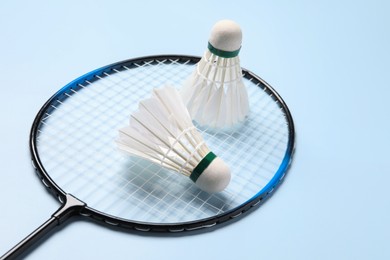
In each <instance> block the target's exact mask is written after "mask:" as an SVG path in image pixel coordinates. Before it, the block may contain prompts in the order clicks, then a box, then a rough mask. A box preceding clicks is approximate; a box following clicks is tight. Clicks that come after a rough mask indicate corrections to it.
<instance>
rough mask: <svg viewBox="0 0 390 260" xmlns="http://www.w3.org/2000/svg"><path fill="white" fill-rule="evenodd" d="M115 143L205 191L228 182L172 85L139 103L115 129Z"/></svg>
mask: <svg viewBox="0 0 390 260" xmlns="http://www.w3.org/2000/svg"><path fill="white" fill-rule="evenodd" d="M117 144H118V146H119V148H120V150H122V151H124V152H127V153H129V154H131V155H135V156H138V157H142V158H144V159H147V160H149V161H152V162H154V163H158V164H161V166H163V167H165V168H168V169H172V170H175V171H177V172H179V173H181V174H183V175H185V176H188V177H189V178H190V179H191V180H192V181H193V182H195V184H196V185H197V186H198V187H199V188H201V189H202V190H204V191H207V192H209V193H214V192H219V191H222V190H223V189H225V187H226V186H227V185H228V184H229V182H230V169H229V167H228V166H227V165H226V163H225V162H224V161H223V160H222V159H220V158H219V157H217V156H216V155H215V154H214V153H213V152H211V151H210V149H209V148H208V147H207V145H206V143H205V142H204V140H203V138H202V136H201V135H200V133H199V132H198V130H197V129H196V128H195V126H194V125H193V124H192V120H191V117H190V115H189V113H188V110H187V108H186V107H185V105H184V103H183V101H182V99H181V97H180V94H179V92H178V91H177V90H176V89H175V88H173V87H169V86H167V87H164V88H160V89H154V90H153V95H152V97H151V98H148V99H145V100H143V101H141V102H140V103H139V107H138V110H137V111H136V112H134V113H133V114H132V115H131V117H130V125H129V126H126V127H124V128H122V129H120V130H119V140H118V141H117Z"/></svg>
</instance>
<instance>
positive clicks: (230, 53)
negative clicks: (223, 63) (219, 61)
mask: <svg viewBox="0 0 390 260" xmlns="http://www.w3.org/2000/svg"><path fill="white" fill-rule="evenodd" d="M207 47H208V48H209V50H210V52H211V53H214V54H215V55H217V56H219V57H222V58H233V57H236V56H237V55H238V53H239V52H240V50H241V47H240V48H239V49H238V50H235V51H223V50H220V49H217V48H215V47H214V46H213V45H211V43H209V44H208V46H207Z"/></svg>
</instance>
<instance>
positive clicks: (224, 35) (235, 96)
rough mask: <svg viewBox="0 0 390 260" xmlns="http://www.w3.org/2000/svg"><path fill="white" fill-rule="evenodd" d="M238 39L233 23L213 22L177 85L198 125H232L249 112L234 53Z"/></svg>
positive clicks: (245, 92) (235, 25)
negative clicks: (194, 61)
mask: <svg viewBox="0 0 390 260" xmlns="http://www.w3.org/2000/svg"><path fill="white" fill-rule="evenodd" d="M241 41H242V32H241V28H240V26H239V25H238V24H237V23H235V22H234V21H230V20H222V21H219V22H217V23H216V24H215V25H214V27H213V28H212V30H211V35H210V38H209V42H208V48H207V50H206V51H205V53H204V55H203V57H202V58H201V60H200V61H199V62H198V64H197V65H196V69H195V70H194V71H193V73H192V74H191V75H190V77H189V78H188V79H187V80H186V81H185V83H184V85H183V88H182V89H181V95H182V97H183V100H184V103H185V104H186V106H187V108H188V110H189V112H190V114H191V116H192V118H193V119H194V120H195V121H197V122H198V123H199V124H200V125H204V126H210V127H213V128H224V127H232V126H234V125H235V124H237V123H239V122H241V121H243V120H244V119H245V117H246V116H247V114H248V112H249V104H248V94H247V91H246V88H245V85H244V83H243V79H242V69H241V66H240V59H239V57H238V53H239V51H240V49H241Z"/></svg>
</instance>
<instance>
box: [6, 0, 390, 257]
mask: <svg viewBox="0 0 390 260" xmlns="http://www.w3.org/2000/svg"><path fill="white" fill-rule="evenodd" d="M388 3H389V2H386V1H356V0H355V1H249V0H247V1H246V0H240V1H230V2H227V1H192V2H189V1H188V2H186V1H147V0H144V1H118V0H117V1H113V0H110V1H39V0H36V1H6V0H2V1H1V2H0V72H1V73H0V75H1V76H0V89H1V95H0V120H1V126H2V127H1V128H0V140H1V141H0V144H1V145H0V151H1V154H0V165H1V171H0V176H1V178H0V196H1V197H0V255H1V254H3V253H5V252H6V251H7V250H8V249H10V248H11V247H12V246H13V245H15V244H16V243H17V242H18V241H20V240H21V239H22V238H24V237H25V236H26V235H27V234H29V233H30V232H31V231H32V230H34V229H35V228H36V227H38V226H39V225H40V224H42V223H43V222H44V221H45V220H46V219H47V218H48V217H49V216H50V215H51V214H52V213H53V212H54V211H55V210H57V208H58V206H59V204H58V202H57V201H56V200H54V199H53V197H52V196H51V195H49V194H48V193H47V192H46V190H45V189H44V188H43V186H42V184H41V183H40V181H39V180H38V178H37V177H36V176H35V174H34V172H33V170H32V167H31V164H30V159H29V150H28V135H29V130H30V126H31V123H32V121H33V119H34V117H35V115H36V113H37V112H38V110H39V108H40V107H41V106H42V104H43V103H44V102H45V101H46V100H47V99H48V98H49V97H50V96H51V95H52V94H53V93H54V92H55V91H57V90H58V89H59V88H60V87H62V86H63V85H65V84H66V83H68V82H69V81H71V80H73V79H74V78H76V77H78V76H80V75H82V74H84V73H86V72H89V71H90V70H92V69H95V68H98V67H101V66H103V65H106V64H110V63H113V62H116V61H120V60H124V59H128V58H132V57H138V56H144V55H152V54H171V53H172V54H191V55H201V54H202V53H203V51H204V49H205V46H206V43H207V38H208V35H209V31H210V28H211V27H212V25H213V24H214V23H215V22H216V21H218V20H219V19H223V18H229V19H233V20H236V21H237V22H238V23H239V24H240V25H241V26H242V29H243V33H244V39H243V46H242V51H241V53H240V57H241V61H242V66H243V67H245V68H247V69H249V70H251V71H253V72H255V73H256V74H258V75H259V76H261V77H262V78H264V79H265V80H266V81H267V82H269V83H270V84H271V85H272V86H273V87H274V88H275V89H276V90H277V91H278V92H279V93H280V94H281V96H282V97H283V98H284V100H285V101H286V103H287V104H288V106H289V108H290V110H291V112H292V114H293V117H294V120H295V124H296V134H297V142H296V153H295V157H294V162H293V165H292V167H291V169H290V171H289V174H288V175H287V178H286V179H285V182H284V183H283V184H282V186H281V187H280V189H279V190H278V191H277V192H276V193H275V194H274V196H273V197H272V198H271V199H270V200H269V201H268V202H267V203H265V204H264V205H263V206H261V207H260V208H259V209H257V210H256V211H254V212H253V213H252V214H250V215H248V216H246V217H244V218H242V219H241V220H240V221H238V222H235V223H233V224H231V225H227V226H225V227H223V228H220V229H217V230H215V231H213V232H207V233H204V234H192V235H189V236H184V237H156V236H143V235H142V234H138V233H136V234H128V233H124V232H117V231H112V230H109V229H107V228H105V227H102V226H100V225H96V224H94V223H91V222H88V221H82V220H81V221H76V222H72V223H69V225H65V226H64V227H63V228H62V229H61V230H60V231H59V232H57V233H55V234H54V235H52V236H50V237H49V238H48V239H47V240H46V241H45V242H44V243H42V244H41V245H40V246H39V247H37V248H36V249H35V250H33V251H32V252H31V253H30V254H29V255H28V259H160V260H162V259H183V258H185V259H186V260H190V259H194V260H195V259H196V260H199V259H257V260H258V259H354V260H356V259H390V247H389V241H390V221H389V215H390V191H389V183H390V175H389V173H390V170H389V166H388V161H389V145H390V138H389V133H390V123H389V113H390V106H389V101H388V99H389V98H390V83H389V82H390V80H389V74H390V50H389V46H390V18H389V17H390V16H389V13H390V5H389V4H388Z"/></svg>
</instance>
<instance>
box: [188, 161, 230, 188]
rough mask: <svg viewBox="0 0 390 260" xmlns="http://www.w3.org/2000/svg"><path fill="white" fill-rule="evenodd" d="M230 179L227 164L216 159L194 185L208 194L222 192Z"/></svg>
mask: <svg viewBox="0 0 390 260" xmlns="http://www.w3.org/2000/svg"><path fill="white" fill-rule="evenodd" d="M230 178H231V174H230V169H229V167H228V166H227V164H226V163H225V162H224V161H223V160H222V159H220V158H219V157H216V158H215V159H214V160H213V161H212V162H211V163H210V164H209V166H208V167H207V168H206V169H205V170H204V171H203V173H202V174H201V175H200V176H199V178H198V179H197V180H196V182H195V184H196V185H197V186H198V187H199V188H201V189H202V190H204V191H206V192H208V193H216V192H220V191H223V190H224V189H225V188H226V187H227V186H228V184H229V182H230Z"/></svg>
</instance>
